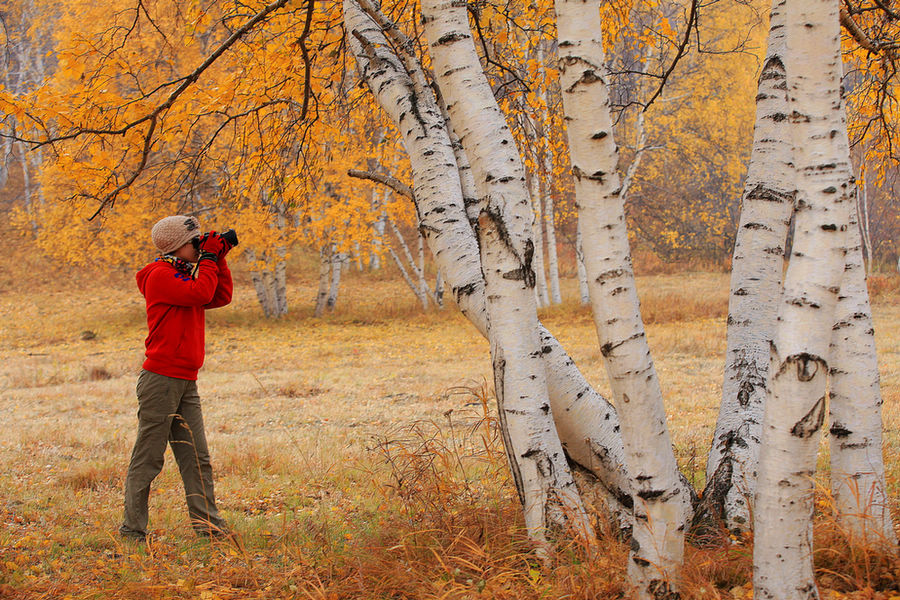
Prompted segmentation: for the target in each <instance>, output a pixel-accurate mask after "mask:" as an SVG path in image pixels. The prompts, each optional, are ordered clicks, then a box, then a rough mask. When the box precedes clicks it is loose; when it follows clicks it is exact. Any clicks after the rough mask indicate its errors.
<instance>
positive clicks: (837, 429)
mask: <svg viewBox="0 0 900 600" xmlns="http://www.w3.org/2000/svg"><path fill="white" fill-rule="evenodd" d="M828 432H829V433H830V434H831V435H833V436H834V437H836V438H838V439H842V438H845V437H849V436H850V435H851V434H852V433H853V432H852V431H850V430H849V429H847V427H846V426H844V425H842V424H840V423H835V424H834V425H832V426H831V429H829V430H828Z"/></svg>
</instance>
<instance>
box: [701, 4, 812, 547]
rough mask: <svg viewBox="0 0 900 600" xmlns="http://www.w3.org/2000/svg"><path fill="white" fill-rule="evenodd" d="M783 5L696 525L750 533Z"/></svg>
mask: <svg viewBox="0 0 900 600" xmlns="http://www.w3.org/2000/svg"><path fill="white" fill-rule="evenodd" d="M784 17H785V15H784V0H775V1H774V2H773V6H772V12H771V17H770V19H771V20H770V23H769V42H768V49H767V52H766V59H765V62H764V64H763V69H762V72H761V74H760V77H759V85H758V92H757V96H756V123H755V126H754V135H753V151H752V154H751V156H750V164H749V166H748V167H747V179H746V182H745V184H744V191H743V195H742V197H741V219H740V224H739V225H738V231H737V236H736V238H735V245H734V257H733V261H732V271H731V296H730V299H729V309H728V334H727V340H728V342H727V346H728V347H727V353H726V363H725V374H724V381H723V384H722V402H721V404H720V406H719V417H718V421H717V422H716V430H715V433H714V435H713V442H712V448H711V449H710V452H709V457H708V459H707V464H706V488H705V490H704V492H703V501H702V502H701V505H700V509H699V510H698V511H697V514H696V515H695V524H698V523H700V522H703V523H705V524H711V525H714V526H718V525H719V524H724V525H725V526H726V527H727V528H728V529H729V530H730V531H732V532H733V533H740V532H744V531H749V529H750V514H751V500H752V498H753V492H754V490H755V488H756V468H757V463H758V461H759V442H760V436H761V428H762V417H763V410H764V407H765V400H766V386H767V382H768V373H769V345H770V343H771V341H772V335H773V332H774V329H775V318H776V315H777V311H778V300H779V298H780V296H781V278H782V272H783V269H784V247H785V242H786V240H787V233H788V227H789V225H790V220H791V212H792V209H793V201H794V183H795V182H794V166H793V162H792V161H793V155H792V141H791V138H790V135H791V134H790V129H789V128H787V127H785V126H784V121H785V119H786V118H787V111H788V108H787V90H786V74H785V71H784V53H785V39H784V27H785V21H784Z"/></svg>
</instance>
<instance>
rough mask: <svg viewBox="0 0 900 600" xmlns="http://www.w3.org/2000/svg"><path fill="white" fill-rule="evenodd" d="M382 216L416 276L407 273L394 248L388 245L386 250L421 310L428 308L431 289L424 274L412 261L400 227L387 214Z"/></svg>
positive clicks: (410, 269)
mask: <svg viewBox="0 0 900 600" xmlns="http://www.w3.org/2000/svg"><path fill="white" fill-rule="evenodd" d="M383 218H384V219H385V220H386V221H387V224H388V225H390V227H391V231H393V232H394V237H395V238H396V239H397V243H398V244H399V245H400V249H401V250H402V251H403V254H404V255H405V256H406V260H407V261H408V262H409V267H410V268H409V271H412V272H413V273H414V274H415V276H416V278H415V279H413V277H412V276H411V275H410V274H409V271H408V270H407V269H406V267H405V266H404V264H403V261H402V260H401V259H400V257H399V256H398V255H397V253H396V252H394V249H393V248H392V247H390V245H389V246H388V251H389V252H390V253H391V258H393V259H394V262H395V263H396V265H397V268H398V269H400V273H401V275H403V279H404V280H406V284H407V285H408V286H409V288H410V289H411V290H412V292H413V294H415V296H416V298H418V299H419V302H420V303H421V304H422V309H423V310H428V297H429V295H430V292H431V290H430V289H429V288H428V282H427V281H425V275H424V274H423V273H422V271H421V270H419V268H418V267H417V266H416V263H415V262H414V261H413V257H412V254H411V253H410V251H409V246H407V245H406V240H405V239H403V234H402V233H400V229H399V228H398V227H397V224H396V223H394V221H393V219H391V218H390V217H389V216H387V214H385V215H384V216H383Z"/></svg>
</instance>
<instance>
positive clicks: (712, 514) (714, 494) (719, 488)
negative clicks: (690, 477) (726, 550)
mask: <svg viewBox="0 0 900 600" xmlns="http://www.w3.org/2000/svg"><path fill="white" fill-rule="evenodd" d="M733 474H734V458H733V457H732V456H731V455H730V453H729V454H726V455H724V456H723V457H722V460H720V461H719V466H718V467H716V470H715V472H713V474H712V477H710V479H709V481H708V482H706V488H705V489H704V490H703V496H702V497H701V498H700V502H699V503H698V504H697V508H696V510H694V516H693V518H692V519H691V528H690V536H689V537H690V539H691V541H692V542H693V543H695V544H698V545H700V546H701V547H705V546H713V545H721V544H719V543H716V542H721V543H724V540H720V539H719V538H721V537H722V535H721V532H722V529H723V528H722V524H723V523H724V522H725V517H726V515H725V499H726V497H727V496H728V492H730V491H731V488H732V487H733V486H734V482H733V481H732V477H733Z"/></svg>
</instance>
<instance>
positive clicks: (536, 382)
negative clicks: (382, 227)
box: [422, 0, 593, 540]
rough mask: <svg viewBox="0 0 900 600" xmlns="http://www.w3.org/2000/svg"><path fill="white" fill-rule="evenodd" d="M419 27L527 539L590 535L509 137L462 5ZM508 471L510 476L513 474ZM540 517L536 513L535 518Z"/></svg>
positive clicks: (521, 180) (433, 8) (428, 1)
mask: <svg viewBox="0 0 900 600" xmlns="http://www.w3.org/2000/svg"><path fill="white" fill-rule="evenodd" d="M422 22H423V24H424V31H425V37H426V39H427V40H428V47H429V54H430V55H431V58H432V61H433V64H434V71H435V76H436V78H437V82H438V85H439V86H440V88H441V92H442V95H443V97H444V100H445V101H446V103H447V110H448V111H449V113H450V118H451V121H452V123H453V126H454V129H455V131H456V133H457V134H458V135H459V139H460V141H461V142H462V145H463V149H464V150H465V152H466V155H467V156H468V158H469V161H470V164H471V169H472V176H473V178H474V180H475V189H476V191H477V193H478V198H479V203H480V204H481V205H482V207H483V208H482V211H481V213H480V215H479V221H478V223H479V226H478V231H479V242H480V244H479V245H480V251H481V260H482V272H483V274H484V277H485V294H486V296H487V299H488V300H487V312H488V330H489V336H488V337H489V339H490V341H491V348H492V358H493V362H494V381H495V384H496V393H497V398H498V404H499V403H500V399H501V396H502V398H503V400H502V403H503V405H502V406H498V408H499V409H500V413H501V415H500V419H501V422H502V423H509V422H510V421H511V420H516V421H523V423H522V424H521V425H520V426H519V427H516V428H515V429H513V428H507V431H506V432H505V433H506V434H507V435H508V436H509V438H508V439H507V440H506V450H507V456H508V457H509V460H510V466H511V467H512V470H513V473H514V476H516V475H517V476H518V477H521V478H522V480H521V481H517V487H518V488H519V493H520V496H521V497H522V499H523V504H524V506H525V518H526V525H527V527H528V530H529V534H530V535H531V536H532V537H534V538H535V539H540V537H539V536H540V534H541V529H542V528H545V527H547V526H549V525H557V526H570V527H572V528H573V529H574V530H575V531H576V532H577V533H578V534H580V535H581V536H583V537H584V538H585V539H588V540H590V539H593V535H592V533H593V531H592V527H591V525H590V521H589V519H588V518H587V514H586V513H585V512H584V509H583V507H582V505H581V499H580V497H579V495H578V493H577V491H576V490H575V488H574V481H573V479H572V474H571V472H570V471H569V467H568V464H567V462H566V459H565V454H564V452H563V448H562V445H561V443H560V441H559V436H558V434H557V432H556V429H555V425H554V421H553V411H552V409H551V406H550V403H549V398H548V394H549V392H548V390H547V383H546V375H545V372H544V363H543V361H542V360H541V345H540V339H539V322H538V318H537V307H536V304H535V299H534V285H535V275H534V271H533V268H532V258H533V256H534V251H535V248H534V242H533V240H532V227H533V222H534V219H533V211H532V203H531V197H530V196H529V193H528V189H527V187H526V185H525V169H524V167H523V165H522V161H521V157H520V156H519V154H518V152H517V150H516V145H515V142H514V140H513V137H512V134H511V132H510V130H509V127H508V125H507V123H506V120H505V119H504V118H503V114H502V112H501V111H500V107H499V106H498V105H497V102H496V100H495V99H494V96H493V93H492V92H491V88H490V85H489V84H488V82H487V78H486V77H485V75H484V71H483V70H482V67H481V63H480V62H479V59H478V54H477V53H476V51H475V44H474V42H473V40H472V36H471V33H470V31H469V21H468V13H467V11H466V7H465V5H464V4H462V5H460V3H458V2H455V1H453V0H451V1H447V0H424V1H423V2H422ZM517 471H518V473H516V472H517ZM538 508H540V510H538Z"/></svg>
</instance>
